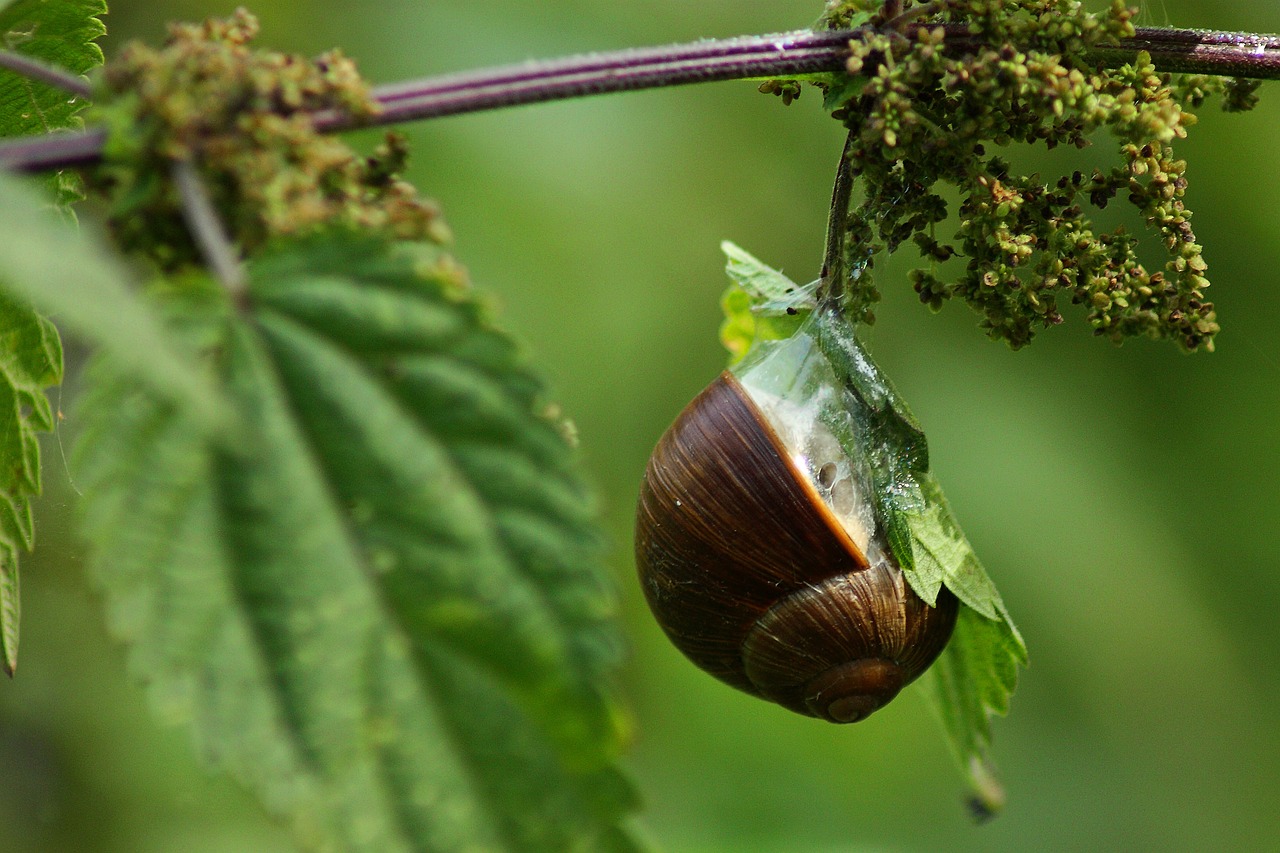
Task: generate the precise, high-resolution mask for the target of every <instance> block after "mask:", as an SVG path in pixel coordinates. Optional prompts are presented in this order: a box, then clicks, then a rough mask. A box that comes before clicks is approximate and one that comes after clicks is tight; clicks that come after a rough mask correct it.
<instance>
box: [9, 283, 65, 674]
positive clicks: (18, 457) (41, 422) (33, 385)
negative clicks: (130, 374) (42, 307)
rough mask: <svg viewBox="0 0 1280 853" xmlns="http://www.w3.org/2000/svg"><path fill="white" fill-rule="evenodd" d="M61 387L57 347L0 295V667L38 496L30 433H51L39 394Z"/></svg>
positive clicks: (31, 317)
mask: <svg viewBox="0 0 1280 853" xmlns="http://www.w3.org/2000/svg"><path fill="white" fill-rule="evenodd" d="M61 381H62V344H61V343H60V342H59V341H58V333H57V332H56V331H55V330H54V328H53V327H52V326H51V325H50V324H49V323H48V321H46V320H44V319H43V318H42V317H40V316H39V315H38V314H36V313H35V312H34V311H32V310H31V309H30V307H28V306H26V305H24V304H22V303H20V302H16V301H14V300H12V299H10V298H8V297H7V296H5V295H3V294H0V460H2V463H3V464H0V666H3V668H4V670H5V671H6V672H7V673H9V674H10V675H13V671H14V668H15V667H16V666H17V665H18V616H19V611H20V607H19V602H18V554H19V553H20V552H21V551H23V550H26V549H28V548H30V547H31V544H32V541H33V537H34V531H33V526H32V518H31V498H33V497H35V496H36V495H38V494H39V493H40V447H39V445H38V444H37V442H36V433H37V432H42V431H46V432H47V431H48V430H51V429H53V422H54V414H53V408H52V407H51V406H50V405H49V399H48V397H46V396H45V392H44V389H45V388H48V387H49V386H51V385H57V384H58V383H59V382H61Z"/></svg>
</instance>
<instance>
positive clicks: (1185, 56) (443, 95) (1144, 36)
mask: <svg viewBox="0 0 1280 853" xmlns="http://www.w3.org/2000/svg"><path fill="white" fill-rule="evenodd" d="M921 26H928V25H926V24H905V25H904V26H903V27H902V29H903V32H904V33H906V34H907V35H908V36H910V35H912V34H913V33H914V32H915V28H916V27H921ZM943 30H944V31H945V40H946V43H947V45H949V46H952V47H955V48H958V49H962V48H965V47H969V46H972V45H976V44H977V43H978V42H977V39H976V38H975V37H973V36H971V35H970V34H969V33H968V31H967V28H966V27H964V26H963V25H957V24H948V25H945V26H944V27H943ZM870 32H872V31H871V30H870V29H867V28H863V29H858V30H844V31H825V32H814V31H811V30H799V31H796V32H790V33H777V34H774V35H762V36H744V37H741V38H733V39H714V40H706V41H699V42H693V43H690V44H677V45H668V46H665V47H655V48H637V49H632V50H622V51H613V52H609V53H593V54H585V55H582V56H572V57H568V58H565V59H557V60H548V61H541V62H527V63H522V64H519V65H509V66H503V67H500V68H490V69H484V70H480V71H471V72H464V73H460V74H448V75H443V76H438V77H428V78H424V79H421V80H415V81H410V82H406V83H398V84H394V85H390V86H383V87H381V88H379V89H377V90H375V95H376V97H377V98H378V100H379V102H380V103H381V104H382V106H383V109H382V112H381V113H379V114H378V115H376V116H374V117H373V118H371V119H364V120H363V122H360V121H357V120H356V119H354V118H352V117H351V116H347V115H343V114H338V113H325V114H321V115H318V116H317V117H316V124H317V126H318V127H320V128H321V129H323V130H327V131H338V130H345V129H348V128H351V127H355V126H357V125H358V124H363V125H366V126H367V125H384V124H397V123H400V122H405V121H412V120H417V119H428V118H439V117H442V116H449V115H458V114H461V113H470V112H478V111H482V110H492V109H498V108H501V107H512V106H517V105H520V104H532V103H539V102H543V101H553V100H561V99H565V98H579V97H585V96H588V95H601V94H606V93H609V92H623V91H632V90H637V89H652V88H659V87H666V86H679V85H684V84H688V83H707V82H712V81H716V80H743V79H751V78H759V77H788V76H798V75H803V74H814V73H820V72H838V71H840V70H842V69H843V67H844V60H845V56H846V55H847V54H848V45H849V42H850V40H852V39H858V38H863V37H865V35H866V34H868V33H870ZM1139 50H1145V51H1147V52H1148V53H1150V54H1151V58H1152V60H1153V61H1154V62H1155V65H1156V67H1157V68H1159V69H1160V70H1163V71H1173V72H1194V73H1206V74H1218V75H1223V76H1234V77H1252V78H1257V79H1280V36H1267V35H1258V34H1254V33H1231V32H1218V31H1213V30H1175V29H1163V28H1151V27H1144V28H1139V29H1138V31H1137V34H1136V35H1135V36H1134V37H1133V38H1129V39H1125V40H1123V41H1122V42H1121V44H1120V45H1119V46H1117V47H1114V48H1107V49H1101V50H1098V51H1097V52H1096V55H1097V59H1098V60H1099V61H1100V62H1103V63H1106V64H1108V65H1121V64H1123V63H1125V62H1128V61H1130V60H1132V58H1133V56H1134V54H1136V53H1137V52H1138V51H1139ZM103 141H104V135H103V134H102V132H101V131H89V132H88V133H83V134H74V135H62V134H59V135H53V136H48V137H31V138H26V139H17V140H13V141H11V142H5V143H0V166H2V167H7V168H10V169H17V170H21V171H40V170H46V169H57V168H62V167H66V166H77V165H84V164H86V163H92V162H94V161H96V160H97V159H98V158H99V157H100V156H101V152H102V145H103Z"/></svg>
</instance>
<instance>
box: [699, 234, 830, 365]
mask: <svg viewBox="0 0 1280 853" xmlns="http://www.w3.org/2000/svg"><path fill="white" fill-rule="evenodd" d="M720 249H721V251H723V252H724V253H725V257H726V258H727V260H728V263H727V264H726V265H725V271H726V272H727V273H728V274H729V278H730V279H731V280H732V282H733V283H732V284H730V285H729V287H728V288H727V289H726V290H725V292H724V296H723V297H721V300H720V307H721V309H723V311H724V322H723V323H722V324H721V325H720V342H721V343H722V344H723V345H724V347H725V349H727V350H728V351H729V363H730V364H736V363H737V362H739V361H740V360H741V359H742V357H743V356H745V355H746V354H747V350H749V349H751V346H752V344H754V343H756V342H757V341H772V340H782V339H784V338H789V337H791V336H792V335H794V334H795V333H796V330H798V329H799V328H800V325H801V324H802V323H803V322H804V320H805V318H806V317H808V316H809V314H810V313H812V311H813V308H814V304H815V303H814V301H813V294H814V289H815V286H816V282H815V283H813V284H809V285H805V286H803V287H801V286H800V285H797V284H796V283H795V282H793V281H792V280H791V279H789V278H787V277H786V276H785V275H783V274H782V273H780V272H778V271H777V270H775V269H772V268H771V267H768V266H765V264H763V263H762V262H761V261H760V260H759V259H757V258H756V257H755V256H754V255H751V254H750V253H748V252H747V251H745V250H744V249H741V248H739V247H738V246H736V245H734V244H733V243H731V242H729V241H728V240H725V241H724V242H722V243H721V244H720Z"/></svg>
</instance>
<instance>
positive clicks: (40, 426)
mask: <svg viewBox="0 0 1280 853" xmlns="http://www.w3.org/2000/svg"><path fill="white" fill-rule="evenodd" d="M104 12H106V5H105V4H104V3H102V2H101V0H94V2H59V3H48V2H37V1H36V0H18V2H15V3H9V4H8V5H5V6H4V7H3V8H0V34H3V41H2V42H0V50H9V51H15V52H17V53H21V54H25V55H27V56H31V57H35V58H37V59H43V60H45V61H46V62H51V63H53V64H55V65H59V66H61V67H63V68H65V69H67V70H69V71H72V72H74V73H78V74H83V73H85V72H87V71H89V70H90V69H91V68H94V67H96V66H98V65H101V64H102V51H101V50H100V49H99V48H98V46H97V45H96V44H94V43H93V41H94V39H96V38H98V37H99V36H101V35H102V34H103V33H104V32H105V29H104V28H103V26H102V22H101V21H99V20H98V19H97V18H96V17H95V16H96V15H99V14H102V13H104ZM84 106H85V104H84V102H83V101H82V100H79V99H76V98H74V97H72V96H70V95H68V94H67V93H66V92H63V91H61V90H59V89H55V88H53V87H51V86H48V85H46V84H43V83H39V82H37V81H34V80H30V79H28V78H26V77H22V76H20V75H18V74H16V73H15V72H12V71H9V70H6V69H0V136H17V135H21V134H28V133H41V132H51V131H55V130H64V129H66V128H70V127H77V126H79V119H78V118H77V115H76V114H77V113H78V112H79V111H80V110H81V109H82V108H83V107H84ZM10 180H11V179H5V181H10ZM47 183H48V186H49V188H50V190H51V191H52V193H53V196H54V199H55V200H54V202H53V205H52V206H53V208H54V209H55V210H56V211H58V212H59V214H60V215H63V216H64V217H66V218H67V219H72V220H73V219H74V215H72V214H71V213H70V204H71V202H72V201H73V200H75V199H77V198H79V180H78V178H77V177H76V176H74V175H70V174H65V173H62V172H58V173H55V174H53V175H51V176H49V178H48V179H47ZM0 186H4V183H3V182H0ZM29 203H31V204H33V205H35V204H40V202H37V201H35V200H34V198H32V199H29ZM11 205H13V206H15V207H13V208H12V209H11ZM0 208H3V210H0V218H4V217H5V216H6V215H9V216H13V215H17V216H22V215H23V209H22V202H21V201H19V200H18V199H10V198H8V197H6V196H5V193H4V191H3V190H0ZM32 225H33V226H34V223H32ZM28 233H29V232H28V231H27V230H24V229H22V228H10V227H9V226H8V225H3V226H0V235H3V236H2V237H0V240H3V241H4V242H5V243H6V245H5V246H3V247H0V255H5V254H8V253H9V252H12V251H22V250H23V249H24V248H25V247H24V246H22V243H23V242H24V241H25V238H26V236H28ZM0 266H3V264H0ZM10 272H11V270H9V269H7V268H3V269H0V278H2V277H3V276H5V275H8V274H10ZM3 289H4V288H3V287H2V286H0V290H3ZM14 289H15V290H17V291H20V290H21V288H20V287H19V288H14ZM61 381H62V344H61V342H60V341H59V340H58V333H57V330H56V329H54V328H53V326H52V325H50V324H49V323H48V322H47V321H45V320H44V319H43V318H42V317H40V316H39V315H38V314H36V313H35V312H34V311H32V310H31V308H30V307H29V306H28V305H27V304H26V303H25V301H24V300H20V299H19V300H15V299H11V298H9V297H8V296H5V295H4V294H3V293H2V292H0V667H2V668H3V669H4V670H5V671H6V672H7V673H8V674H9V675H13V672H14V669H15V668H16V667H17V665H18V634H19V631H18V629H19V616H20V613H21V605H20V602H19V598H18V589H19V584H18V555H19V553H20V551H22V550H25V549H29V548H30V547H31V546H32V544H33V542H34V527H33V523H32V518H31V498H33V497H34V496H36V495H38V494H39V493H40V448H39V445H38V444H37V443H36V436H35V434H36V433H37V432H40V431H48V430H51V429H53V415H52V410H51V409H50V406H49V401H48V398H47V397H46V396H45V392H44V389H45V388H48V387H50V386H53V385H57V384H58V383H60V382H61Z"/></svg>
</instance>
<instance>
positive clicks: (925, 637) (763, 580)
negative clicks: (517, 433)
mask: <svg viewBox="0 0 1280 853" xmlns="http://www.w3.org/2000/svg"><path fill="white" fill-rule="evenodd" d="M824 368H825V369H827V370H828V371H829V366H827V365H826V362H825V360H823V359H822V357H821V354H820V353H818V352H817V350H816V348H815V347H814V346H813V341H812V339H811V338H807V337H805V336H803V335H801V336H797V337H796V338H795V339H794V340H793V341H788V342H784V343H783V344H779V345H778V346H777V347H775V348H774V351H773V352H770V353H768V355H767V357H765V358H763V359H756V360H755V361H754V362H753V363H751V364H748V365H746V366H745V367H743V368H742V369H736V368H735V371H734V372H728V371H726V372H725V373H722V374H721V375H720V376H719V377H718V378H717V379H716V380H715V381H713V382H712V383H711V385H710V386H708V387H707V389H706V390H704V391H703V392H702V393H701V394H699V395H698V397H697V398H695V399H694V400H693V402H692V403H690V404H689V406H688V407H687V408H686V409H685V410H684V411H683V412H682V413H681V414H680V415H679V417H677V418H676V421H675V423H673V424H672V426H671V428H670V429H668V431H667V432H666V433H665V434H664V435H663V436H662V438H661V439H660V440H659V442H658V445H657V448H656V449H655V451H654V453H653V456H652V457H651V459H650V461H649V464H648V467H647V469H646V471H645V476H644V482H643V484H642V488H641V495H640V502H639V508H638V512H637V521H636V564H637V568H638V571H639V574H640V578H641V585H642V587H643V589H644V592H645V596H646V598H647V600H648V603H649V606H650V608H651V609H652V610H653V612H654V614H655V616H656V617H657V619H658V622H659V624H660V625H661V626H662V628H663V629H664V631H665V632H666V633H667V635H668V637H670V639H671V641H672V642H673V643H674V644H675V646H676V647H677V648H679V649H680V650H681V651H682V652H683V653H684V654H685V655H686V656H687V657H688V658H689V659H690V660H692V661H693V662H694V663H695V664H697V665H698V666H699V667H701V668H702V669H704V670H706V671H707V672H709V673H710V674H711V675H713V676H715V677H716V678H718V679H720V680H722V681H724V682H726V683H728V684H730V685H732V686H734V687H736V688H738V689H740V690H744V691H746V692H748V693H751V694H754V695H757V696H760V697H762V698H764V699H767V700H769V701H772V702H776V703H777V704H779V705H782V706H783V707H785V708H788V709H790V710H792V711H795V712H797V713H800V714H806V715H809V716H814V717H819V718H822V719H825V720H828V721H831V722H836V723H851V722H857V721H858V720H861V719H864V718H865V717H866V716H867V715H868V714H870V713H872V712H873V711H875V710H876V709H878V708H880V707H882V706H883V705H884V704H886V703H887V702H889V701H890V700H891V699H893V697H894V696H896V695H897V693H898V691H899V690H900V689H901V688H902V687H903V686H904V685H906V684H907V683H909V682H911V681H912V680H914V679H915V678H916V677H918V676H919V675H921V674H922V673H923V672H924V671H925V670H926V669H927V668H928V666H929V665H930V664H931V663H932V662H933V661H934V659H935V658H937V656H938V655H939V654H940V653H941V652H942V650H943V648H944V647H945V646H946V644H947V641H948V639H949V638H950V636H951V632H952V629H953V627H954V625H955V620H956V615H957V611H958V608H959V602H958V601H957V600H956V598H955V596H954V595H953V594H952V593H950V592H949V591H947V590H946V589H945V588H943V589H942V590H940V592H939V595H938V598H937V601H936V602H935V605H934V606H930V605H929V604H927V603H926V602H925V601H923V600H922V599H921V598H920V597H919V596H918V595H916V593H915V592H914V591H913V590H912V589H911V587H910V585H909V584H908V583H907V582H906V580H905V578H904V576H903V573H902V571H901V569H900V568H899V566H898V563H897V561H896V560H895V559H894V556H893V554H892V549H891V548H890V547H889V546H888V544H887V541H886V535H885V533H884V532H883V525H882V523H881V521H880V519H878V517H877V512H876V508H875V501H874V500H873V495H872V494H871V490H873V489H874V488H875V478H874V477H873V476H872V473H871V471H869V470H868V463H867V462H866V460H865V459H860V458H857V456H856V455H852V454H849V453H848V452H847V450H846V446H847V444H848V440H849V439H848V435H850V434H856V433H857V431H858V430H857V424H856V423H853V424H852V425H850V424H848V423H846V424H845V426H841V425H840V423H839V422H837V421H833V420H832V418H831V416H830V413H831V412H832V411H842V410H843V408H844V407H845V406H846V404H847V401H845V400H842V399H841V396H842V390H841V388H840V387H839V383H835V382H832V381H831V379H830V378H829V377H828V376H826V375H825V374H824V373H823V370H824ZM854 421H856V418H854ZM837 432H842V433H844V436H845V441H844V442H842V441H840V440H838V439H837V438H836V433H837Z"/></svg>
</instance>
